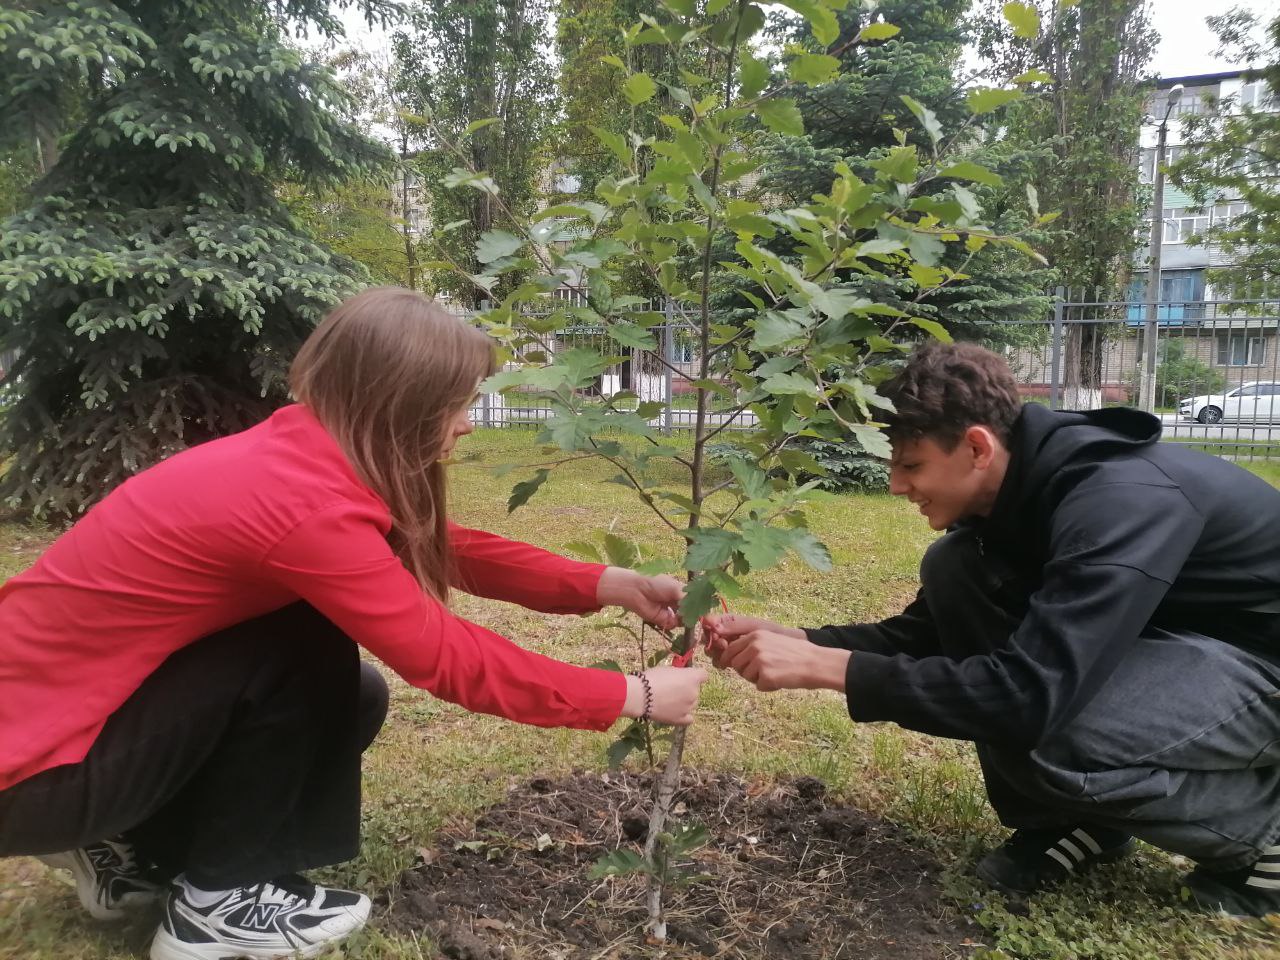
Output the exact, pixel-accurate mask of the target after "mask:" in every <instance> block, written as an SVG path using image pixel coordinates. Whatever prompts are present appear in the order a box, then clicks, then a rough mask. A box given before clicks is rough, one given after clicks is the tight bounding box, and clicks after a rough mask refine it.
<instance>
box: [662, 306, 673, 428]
mask: <svg viewBox="0 0 1280 960" xmlns="http://www.w3.org/2000/svg"><path fill="white" fill-rule="evenodd" d="M662 316H663V321H662V359H663V361H664V363H663V366H662V398H663V400H664V401H666V405H665V406H664V407H663V409H662V432H663V433H665V434H667V435H668V436H670V435H671V407H672V404H674V403H675V399H676V398H675V396H674V394H672V392H671V390H672V386H671V364H672V363H674V362H675V355H676V351H675V344H674V343H673V337H672V332H671V323H672V321H673V320H674V319H675V304H674V302H673V301H672V299H671V298H670V297H667V298H666V299H665V300H663V303H662Z"/></svg>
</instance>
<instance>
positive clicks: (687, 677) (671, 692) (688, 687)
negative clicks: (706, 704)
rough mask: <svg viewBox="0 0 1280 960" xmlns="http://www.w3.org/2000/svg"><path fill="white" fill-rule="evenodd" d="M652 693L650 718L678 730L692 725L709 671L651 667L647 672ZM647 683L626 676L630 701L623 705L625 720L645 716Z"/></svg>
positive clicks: (696, 668)
mask: <svg viewBox="0 0 1280 960" xmlns="http://www.w3.org/2000/svg"><path fill="white" fill-rule="evenodd" d="M644 675H645V676H646V677H647V678H648V679H649V687H650V689H651V690H652V691H653V703H652V704H651V705H650V710H649V719H650V720H652V721H654V722H655V723H668V724H672V725H673V726H677V727H684V726H688V725H689V724H690V723H692V722H693V709H694V707H696V706H697V705H698V694H699V692H700V691H701V689H702V685H703V684H704V683H706V682H707V671H705V670H703V669H701V668H700V667H650V668H649V669H648V670H646V671H645V672H644ZM644 699H645V698H644V683H643V682H642V681H641V680H640V678H639V677H630V676H629V677H627V699H626V702H625V703H624V704H623V705H622V715H623V716H624V717H633V718H636V719H638V718H640V717H642V716H644Z"/></svg>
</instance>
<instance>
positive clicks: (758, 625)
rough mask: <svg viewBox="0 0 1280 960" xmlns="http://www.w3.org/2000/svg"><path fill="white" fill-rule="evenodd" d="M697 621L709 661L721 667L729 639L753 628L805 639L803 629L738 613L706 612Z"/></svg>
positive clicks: (723, 665)
mask: <svg viewBox="0 0 1280 960" xmlns="http://www.w3.org/2000/svg"><path fill="white" fill-rule="evenodd" d="M699 623H701V625H702V637H703V640H704V641H706V645H707V654H708V655H709V656H710V657H711V662H712V663H714V664H715V665H716V666H717V667H720V668H721V669H723V668H724V667H725V664H724V663H723V662H722V658H723V655H724V651H725V649H726V647H728V645H729V643H730V641H732V640H736V639H737V638H738V637H740V636H742V635H743V634H746V633H751V632H752V631H753V630H767V631H769V632H770V633H780V634H782V635H783V636H786V637H794V638H795V639H797V640H805V639H807V638H806V637H805V633H804V631H803V630H801V629H799V628H797V627H784V626H783V625H782V624H780V623H774V622H773V621H772V620H765V619H763V618H762V617H747V616H743V615H742V614H740V613H708V614H707V615H706V616H704V617H703V618H702V619H701V620H700V621H699Z"/></svg>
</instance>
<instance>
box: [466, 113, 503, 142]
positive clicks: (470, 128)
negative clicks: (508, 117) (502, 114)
mask: <svg viewBox="0 0 1280 960" xmlns="http://www.w3.org/2000/svg"><path fill="white" fill-rule="evenodd" d="M497 122H498V118H497V117H485V118H484V119H483V120H472V121H471V122H470V123H468V124H467V126H466V128H465V129H464V130H463V131H462V136H461V137H460V138H459V139H462V140H465V139H466V138H467V137H469V136H471V135H472V134H473V133H475V132H476V131H477V130H483V129H484V128H485V127H489V126H492V125H493V124H495V123H497Z"/></svg>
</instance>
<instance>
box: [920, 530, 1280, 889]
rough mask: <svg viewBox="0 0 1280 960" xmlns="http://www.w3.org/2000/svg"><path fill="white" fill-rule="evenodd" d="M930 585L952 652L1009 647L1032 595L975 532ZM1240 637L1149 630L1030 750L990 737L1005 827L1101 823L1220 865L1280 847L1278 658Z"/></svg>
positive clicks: (940, 550)
mask: <svg viewBox="0 0 1280 960" xmlns="http://www.w3.org/2000/svg"><path fill="white" fill-rule="evenodd" d="M921 586H922V590H923V592H924V596H925V600H926V601H927V603H928V605H929V612H930V615H931V617H932V619H933V621H934V623H935V624H937V630H938V634H939V642H940V644H941V646H942V650H943V653H944V654H945V655H947V656H954V657H967V656H972V655H974V654H981V653H989V652H990V651H991V650H993V649H995V648H997V647H999V646H1000V645H1001V644H1003V643H1004V642H1006V640H1007V638H1008V637H1009V635H1010V634H1011V633H1012V631H1013V628H1014V627H1015V626H1016V625H1017V623H1018V622H1019V621H1020V620H1021V618H1022V615H1023V613H1024V611H1025V609H1026V603H1027V599H1028V597H1029V593H1030V588H1029V587H1028V586H1027V585H1026V584H1025V581H1023V580H1022V578H1021V577H1020V576H1019V574H1018V571H1017V569H1016V568H1015V566H1014V565H1013V564H1009V563H1006V562H1004V561H1003V560H1001V558H1000V557H999V556H998V555H995V554H994V553H993V551H992V550H990V549H986V550H981V549H979V545H978V543H977V540H976V538H975V537H974V536H973V534H972V533H970V532H968V531H956V532H953V533H949V534H947V535H946V536H945V537H943V538H941V539H940V540H938V541H937V542H935V543H934V544H933V545H932V546H931V547H930V548H929V551H928V553H927V554H926V555H925V558H924V561H923V563H922V565H921ZM1229 639H1230V638H1225V639H1215V638H1212V637H1208V636H1204V635H1203V634H1199V633H1192V632H1183V631H1173V632H1171V631H1169V630H1157V629H1154V628H1149V629H1148V630H1147V631H1145V632H1144V635H1143V636H1142V637H1141V638H1140V639H1139V640H1138V642H1137V643H1136V644H1135V645H1134V647H1133V649H1132V651H1131V652H1130V653H1129V654H1128V655H1127V656H1126V657H1125V658H1124V659H1123V660H1121V661H1120V663H1119V664H1118V666H1117V667H1116V670H1115V671H1114V673H1112V675H1111V676H1110V677H1109V678H1108V679H1107V680H1106V681H1105V683H1104V684H1103V686H1102V687H1101V688H1100V689H1099V691H1098V692H1097V694H1096V695H1095V696H1094V697H1093V698H1092V700H1090V702H1089V703H1087V704H1086V705H1085V706H1084V707H1083V709H1081V710H1080V711H1079V712H1078V713H1077V714H1076V715H1075V716H1074V717H1073V718H1071V719H1070V721H1069V722H1068V723H1067V724H1066V725H1065V726H1064V727H1062V728H1061V729H1059V730H1057V731H1055V732H1054V733H1053V734H1052V735H1051V736H1050V737H1049V738H1048V739H1047V740H1046V741H1045V742H1044V743H1042V744H1041V745H1040V746H1039V747H1037V748H1036V749H1035V750H1034V751H1032V752H1031V753H1029V754H1028V753H1021V752H1014V751H1009V750H1007V749H997V748H995V747H993V746H991V745H987V744H982V743H979V744H978V745H977V747H978V757H979V759H980V761H981V763H982V771H983V776H984V778H985V780H986V785H987V794H988V796H989V797H990V799H991V803H992V806H993V807H994V808H995V811H996V813H997V815H998V816H999V817H1000V820H1001V822H1002V823H1004V824H1005V825H1006V826H1010V827H1015V828H1017V827H1052V826H1058V825H1064V826H1065V825H1068V824H1078V823H1089V824H1095V825H1098V826H1103V827H1110V828H1113V829H1118V830H1123V831H1126V832H1128V833H1132V834H1133V835H1134V836H1137V837H1139V838H1141V839H1143V840H1146V841H1147V842H1148V843H1151V844H1154V845H1155V846H1157V847H1160V848H1162V849H1164V850H1169V851H1171V852H1173V853H1180V854H1183V855H1185V856H1188V857H1191V858H1193V859H1195V860H1197V861H1199V862H1201V863H1203V864H1205V865H1206V866H1207V867H1209V868H1211V869H1215V870H1231V869H1236V868H1238V867H1243V866H1247V865H1249V864H1252V863H1253V862H1254V861H1256V860H1257V859H1258V857H1259V856H1260V855H1261V853H1262V851H1263V850H1264V849H1266V848H1267V847H1270V846H1273V845H1275V844H1276V843H1277V842H1278V840H1280V663H1273V662H1271V661H1270V660H1268V659H1265V658H1263V657H1262V656H1259V655H1256V654H1254V653H1250V652H1249V651H1247V650H1244V649H1241V648H1240V647H1237V646H1233V645H1232V644H1231V643H1230V642H1228V641H1229Z"/></svg>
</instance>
